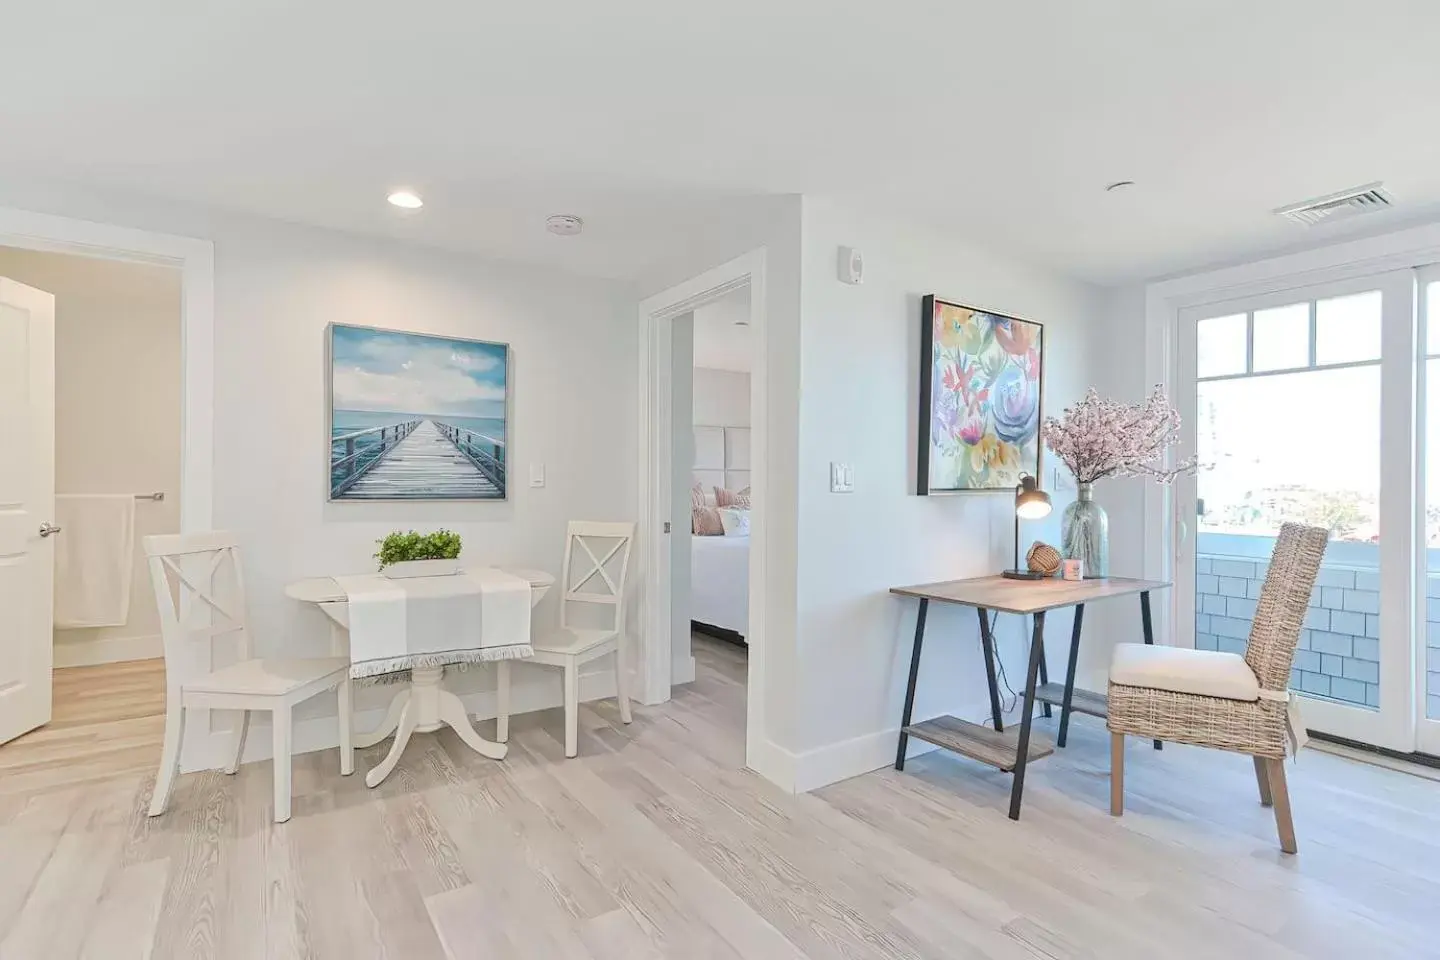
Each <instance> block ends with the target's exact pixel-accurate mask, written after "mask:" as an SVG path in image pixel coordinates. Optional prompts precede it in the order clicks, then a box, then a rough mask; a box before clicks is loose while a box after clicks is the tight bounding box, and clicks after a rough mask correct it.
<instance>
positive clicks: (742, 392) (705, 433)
mask: <svg viewBox="0 0 1440 960" xmlns="http://www.w3.org/2000/svg"><path fill="white" fill-rule="evenodd" d="M671 349H672V351H673V353H674V376H673V378H672V381H671V390H672V394H671V395H672V404H673V411H674V413H673V421H672V426H673V429H674V436H675V443H674V445H673V447H672V457H673V459H674V467H675V480H674V484H673V486H672V489H673V490H675V491H677V492H680V491H685V490H688V491H689V493H690V496H689V498H688V505H687V502H686V497H685V496H683V494H682V495H679V496H676V498H675V499H676V501H677V502H676V508H677V513H678V514H679V515H677V518H676V522H675V523H674V528H673V529H675V530H676V531H677V532H678V533H679V537H680V539H679V540H678V541H677V542H675V544H674V545H673V549H674V553H673V554H672V558H671V562H672V576H671V611H672V622H673V624H674V626H673V627H672V631H673V632H672V637H673V638H674V639H675V640H676V644H675V660H674V662H673V665H672V670H673V672H674V679H675V680H676V681H677V682H684V681H686V680H693V681H694V682H696V683H697V684H698V685H699V686H701V687H703V688H704V689H705V690H707V691H708V692H709V693H710V695H711V697H712V699H714V700H716V702H717V703H718V704H719V705H720V706H721V707H722V708H724V709H725V711H726V712H727V714H728V715H731V716H733V717H734V719H735V722H736V725H737V727H738V726H739V725H740V724H742V723H743V721H744V716H745V694H746V688H745V682H746V679H747V675H748V672H749V665H748V646H747V641H746V637H747V635H748V634H749V632H750V624H749V620H750V526H751V503H752V501H751V497H752V488H751V483H750V463H751V443H750V436H751V429H750V370H751V366H752V362H751V354H752V350H753V344H752V341H751V329H750V288H749V286H743V287H740V288H738V289H735V290H732V291H730V292H728V293H726V294H724V295H722V296H720V297H719V298H717V299H715V300H712V301H710V302H708V303H703V304H701V305H700V306H697V307H696V308H695V309H694V310H693V311H692V312H690V313H689V314H685V315H682V316H680V317H677V318H675V321H674V333H673V337H672V340H671ZM687 509H688V511H689V516H688V517H686V516H684V513H685V511H686V510H687ZM687 528H688V540H689V542H688V545H687V544H685V543H684V542H683V541H684V540H685V538H686V531H687Z"/></svg>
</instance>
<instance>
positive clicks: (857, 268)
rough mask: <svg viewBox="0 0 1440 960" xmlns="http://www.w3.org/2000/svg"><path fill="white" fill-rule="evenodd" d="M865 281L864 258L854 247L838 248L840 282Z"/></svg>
mask: <svg viewBox="0 0 1440 960" xmlns="http://www.w3.org/2000/svg"><path fill="white" fill-rule="evenodd" d="M863 279H865V258H864V257H862V256H860V251H859V250H856V249H855V248H854V247H841V248H840V281H841V282H842V283H859V282H860V281H861V280H863Z"/></svg>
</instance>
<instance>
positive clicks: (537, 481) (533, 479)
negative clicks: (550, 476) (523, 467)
mask: <svg viewBox="0 0 1440 960" xmlns="http://www.w3.org/2000/svg"><path fill="white" fill-rule="evenodd" d="M530 486H532V487H543V486H545V464H543V463H532V464H530Z"/></svg>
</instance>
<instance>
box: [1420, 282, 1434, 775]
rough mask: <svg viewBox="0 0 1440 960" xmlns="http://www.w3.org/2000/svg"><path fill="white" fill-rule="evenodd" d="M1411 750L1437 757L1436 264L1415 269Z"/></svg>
mask: <svg viewBox="0 0 1440 960" xmlns="http://www.w3.org/2000/svg"><path fill="white" fill-rule="evenodd" d="M1418 280H1419V314H1420V323H1419V328H1420V331H1421V338H1420V342H1421V361H1420V363H1419V365H1418V369H1417V378H1416V379H1417V389H1418V395H1419V397H1420V403H1419V404H1417V410H1418V417H1419V422H1418V424H1417V426H1416V433H1417V435H1418V436H1419V443H1418V448H1419V456H1418V458H1417V460H1418V464H1417V466H1418V468H1419V474H1418V477H1417V482H1416V487H1417V489H1418V490H1420V491H1421V492H1422V495H1423V500H1422V507H1421V509H1420V510H1418V511H1417V514H1418V516H1417V521H1418V527H1419V535H1418V537H1417V539H1418V541H1419V542H1418V543H1417V545H1416V553H1417V555H1418V558H1419V560H1418V563H1417V566H1418V568H1419V573H1420V575H1419V584H1418V586H1417V598H1416V608H1417V609H1416V618H1415V620H1416V643H1415V703H1416V737H1415V739H1416V749H1418V750H1419V751H1420V752H1421V753H1428V754H1431V755H1432V756H1440V266H1432V267H1426V268H1425V269H1423V270H1421V271H1419V274H1418Z"/></svg>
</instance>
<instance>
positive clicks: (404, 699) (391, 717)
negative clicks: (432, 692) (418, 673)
mask: <svg viewBox="0 0 1440 960" xmlns="http://www.w3.org/2000/svg"><path fill="white" fill-rule="evenodd" d="M409 702H410V688H409V687H406V688H405V689H404V690H401V691H400V692H399V693H397V694H395V699H393V700H391V701H390V709H389V711H388V712H387V713H386V714H385V719H384V720H382V721H380V726H378V727H376V728H375V729H374V730H371V731H370V732H369V733H357V734H355V746H356V748H357V749H361V750H363V749H365V748H366V747H373V746H375V744H377V743H379V742H380V741H381V740H384V739H385V738H386V737H388V736H390V734H392V733H394V732H395V728H396V727H398V726H400V714H401V712H402V711H404V709H405V705H406V704H407V703H409Z"/></svg>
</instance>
